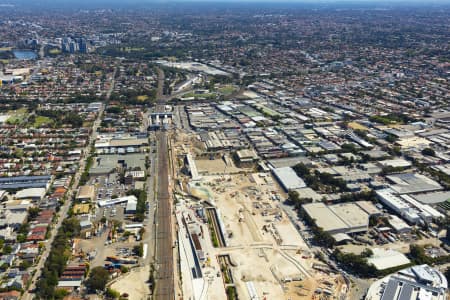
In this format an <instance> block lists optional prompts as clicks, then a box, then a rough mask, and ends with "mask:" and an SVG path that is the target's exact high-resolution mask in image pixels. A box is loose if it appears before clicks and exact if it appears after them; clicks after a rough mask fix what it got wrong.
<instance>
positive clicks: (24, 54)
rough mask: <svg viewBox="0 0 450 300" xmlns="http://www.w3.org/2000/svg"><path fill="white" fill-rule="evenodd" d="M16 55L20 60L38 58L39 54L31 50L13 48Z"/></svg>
mask: <svg viewBox="0 0 450 300" xmlns="http://www.w3.org/2000/svg"><path fill="white" fill-rule="evenodd" d="M12 52H13V54H14V57H15V58H17V59H20V60H30V59H36V58H37V54H36V52H34V51H31V50H13V51H12Z"/></svg>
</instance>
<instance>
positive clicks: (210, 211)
mask: <svg viewBox="0 0 450 300" xmlns="http://www.w3.org/2000/svg"><path fill="white" fill-rule="evenodd" d="M206 215H207V217H208V220H210V224H211V227H212V228H211V230H212V232H211V234H213V236H215V240H216V241H217V245H214V247H216V246H217V247H220V248H222V247H226V246H227V245H226V242H225V236H224V234H223V232H222V229H221V227H220V225H219V220H218V216H217V212H216V210H215V208H212V207H208V208H207V209H206ZM213 239H214V238H213ZM213 243H215V242H214V241H213Z"/></svg>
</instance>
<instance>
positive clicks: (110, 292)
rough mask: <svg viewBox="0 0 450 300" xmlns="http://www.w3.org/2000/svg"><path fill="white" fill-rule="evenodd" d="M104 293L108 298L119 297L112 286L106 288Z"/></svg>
mask: <svg viewBox="0 0 450 300" xmlns="http://www.w3.org/2000/svg"><path fill="white" fill-rule="evenodd" d="M105 295H106V297H108V298H110V299H118V298H119V297H120V293H119V292H118V291H116V290H113V289H112V288H107V289H106V293H105Z"/></svg>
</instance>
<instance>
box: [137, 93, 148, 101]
mask: <svg viewBox="0 0 450 300" xmlns="http://www.w3.org/2000/svg"><path fill="white" fill-rule="evenodd" d="M136 99H137V100H138V101H141V102H144V101H147V100H148V96H147V95H139V96H137V97H136Z"/></svg>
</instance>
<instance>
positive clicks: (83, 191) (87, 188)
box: [76, 185, 95, 202]
mask: <svg viewBox="0 0 450 300" xmlns="http://www.w3.org/2000/svg"><path fill="white" fill-rule="evenodd" d="M94 199H95V187H94V186H93V185H83V186H80V187H79V188H78V193H77V196H76V200H77V201H80V202H92V201H94Z"/></svg>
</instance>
